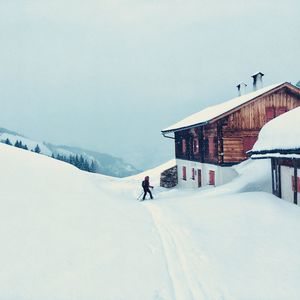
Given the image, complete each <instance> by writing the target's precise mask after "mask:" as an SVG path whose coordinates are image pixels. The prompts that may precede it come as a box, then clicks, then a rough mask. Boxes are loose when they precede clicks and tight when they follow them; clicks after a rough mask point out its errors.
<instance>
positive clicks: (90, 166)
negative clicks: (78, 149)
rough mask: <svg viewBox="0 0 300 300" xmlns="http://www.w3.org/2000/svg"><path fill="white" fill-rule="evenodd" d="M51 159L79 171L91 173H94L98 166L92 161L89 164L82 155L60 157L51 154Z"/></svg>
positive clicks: (59, 155)
mask: <svg viewBox="0 0 300 300" xmlns="http://www.w3.org/2000/svg"><path fill="white" fill-rule="evenodd" d="M52 158H55V159H58V160H61V161H64V162H67V163H69V164H71V165H73V166H75V167H77V168H78V169H80V170H83V171H87V172H91V173H96V172H97V168H98V164H97V162H95V161H94V160H92V161H91V162H89V160H88V159H85V158H84V157H83V156H82V155H69V156H65V155H61V154H57V155H54V154H52Z"/></svg>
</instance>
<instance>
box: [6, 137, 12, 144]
mask: <svg viewBox="0 0 300 300" xmlns="http://www.w3.org/2000/svg"><path fill="white" fill-rule="evenodd" d="M5 144H6V145H10V146H11V145H12V143H11V142H10V140H9V139H8V138H7V139H6V140H5Z"/></svg>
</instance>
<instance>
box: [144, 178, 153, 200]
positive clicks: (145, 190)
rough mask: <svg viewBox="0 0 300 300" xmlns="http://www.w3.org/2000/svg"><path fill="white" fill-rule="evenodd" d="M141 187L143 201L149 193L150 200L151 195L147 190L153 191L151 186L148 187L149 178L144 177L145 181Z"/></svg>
mask: <svg viewBox="0 0 300 300" xmlns="http://www.w3.org/2000/svg"><path fill="white" fill-rule="evenodd" d="M142 187H143V189H144V196H143V200H145V198H146V195H147V193H149V195H150V198H151V199H153V196H152V193H151V191H150V189H149V188H152V189H153V186H151V185H150V182H149V176H146V177H145V180H144V181H143V182H142Z"/></svg>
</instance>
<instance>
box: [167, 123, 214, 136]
mask: <svg viewBox="0 0 300 300" xmlns="http://www.w3.org/2000/svg"><path fill="white" fill-rule="evenodd" d="M208 123H209V122H201V123H197V124H193V125H189V126H184V127H179V128H174V129H168V130H162V131H161V133H162V134H167V133H172V132H174V133H175V132H177V131H183V130H188V129H191V128H194V127H198V126H204V125H206V124H208Z"/></svg>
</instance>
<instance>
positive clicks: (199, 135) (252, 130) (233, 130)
mask: <svg viewBox="0 0 300 300" xmlns="http://www.w3.org/2000/svg"><path fill="white" fill-rule="evenodd" d="M293 89H294V88H288V87H286V86H284V87H283V88H281V89H280V90H277V91H273V92H272V93H266V94H264V95H262V96H260V97H258V98H256V99H253V100H251V101H249V102H248V103H246V104H244V105H242V106H241V107H239V108H237V109H234V110H233V111H232V112H231V113H227V114H224V115H221V116H220V117H219V118H216V119H214V120H212V121H210V122H209V123H206V124H204V125H202V126H201V125H198V126H195V127H193V128H190V129H185V130H180V131H177V132H175V152H176V158H178V159H183V160H190V161H197V162H202V163H211V164H216V165H232V164H236V163H239V162H241V161H243V160H245V159H247V154H246V152H247V151H248V150H250V149H251V148H252V145H253V144H254V143H255V141H256V140H257V137H258V134H259V131H260V129H261V128H262V127H263V126H264V125H265V124H266V122H267V119H268V118H267V113H266V110H267V109H268V108H272V109H273V110H274V116H275V117H276V116H277V115H279V114H281V113H283V112H284V111H285V110H286V111H288V110H291V109H293V108H296V107H298V106H300V94H299V92H298V94H297V93H296V92H295V91H294V90H293ZM195 139H197V142H196V144H198V148H199V149H198V150H199V151H195V147H194V146H193V145H194V143H195V141H194V140H195ZM183 140H185V142H183ZM183 143H185V145H186V147H185V148H186V151H185V152H183V151H182V150H183V149H182V148H184V147H183Z"/></svg>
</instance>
